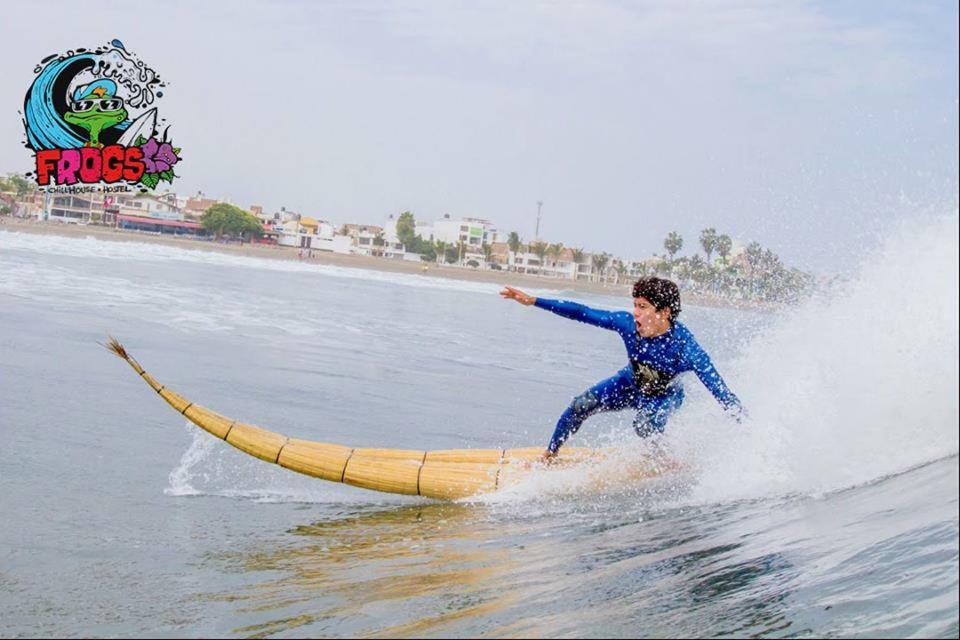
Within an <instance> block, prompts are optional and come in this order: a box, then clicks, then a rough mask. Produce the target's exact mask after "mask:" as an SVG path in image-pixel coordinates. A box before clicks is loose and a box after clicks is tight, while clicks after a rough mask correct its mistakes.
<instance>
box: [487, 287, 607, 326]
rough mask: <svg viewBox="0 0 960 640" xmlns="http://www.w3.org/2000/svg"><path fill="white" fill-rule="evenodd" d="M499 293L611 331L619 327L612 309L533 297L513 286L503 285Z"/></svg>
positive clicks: (509, 298) (525, 303) (522, 302)
mask: <svg viewBox="0 0 960 640" xmlns="http://www.w3.org/2000/svg"><path fill="white" fill-rule="evenodd" d="M500 295H501V296H503V297H504V298H506V299H508V300H511V299H512V300H516V301H517V302H519V303H520V304H523V305H531V304H532V305H534V306H537V307H539V308H541V309H546V310H547V311H552V312H553V313H555V314H557V315H558V316H562V317H564V318H570V319H571V320H576V321H578V322H584V323H586V324H590V325H593V326H595V327H600V328H602V329H611V330H613V331H617V330H618V329H619V325H618V324H617V315H616V312H614V311H604V310H601V309H593V308H591V307H588V306H586V305H583V304H579V303H577V302H570V301H569V300H549V299H547V298H535V297H534V296H531V295H528V294H526V293H524V292H523V291H520V290H519V289H514V288H513V287H505V288H504V290H503V291H501V292H500ZM621 315H622V314H621Z"/></svg>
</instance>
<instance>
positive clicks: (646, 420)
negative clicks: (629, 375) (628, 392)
mask: <svg viewBox="0 0 960 640" xmlns="http://www.w3.org/2000/svg"><path fill="white" fill-rule="evenodd" d="M682 404H683V391H682V390H677V391H674V392H672V393H668V394H666V395H663V396H653V397H648V396H641V397H640V403H639V405H638V407H637V415H636V417H635V418H634V419H633V430H634V431H636V432H637V435H638V436H640V437H641V438H649V437H650V436H652V435H657V434H661V433H663V430H664V429H665V428H666V426H667V419H668V418H669V417H670V415H671V414H672V413H673V412H674V411H676V410H677V409H678V408H679V407H680V405H682Z"/></svg>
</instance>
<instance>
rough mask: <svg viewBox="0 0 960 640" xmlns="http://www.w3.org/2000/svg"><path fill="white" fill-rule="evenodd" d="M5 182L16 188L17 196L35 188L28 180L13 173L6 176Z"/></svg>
mask: <svg viewBox="0 0 960 640" xmlns="http://www.w3.org/2000/svg"><path fill="white" fill-rule="evenodd" d="M7 184H8V185H9V186H10V187H12V188H13V189H15V190H16V192H17V196H22V195H24V194H26V193H29V192H31V191H33V190H34V189H35V188H36V187H34V185H33V184H31V182H30V181H29V180H27V179H26V178H22V177H20V176H18V175H17V174H15V173H14V174H12V175H10V176H8V177H7Z"/></svg>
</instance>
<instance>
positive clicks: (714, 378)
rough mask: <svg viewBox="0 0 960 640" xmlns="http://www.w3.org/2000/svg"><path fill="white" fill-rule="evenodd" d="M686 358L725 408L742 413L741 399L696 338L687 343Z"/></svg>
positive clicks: (704, 384)
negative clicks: (731, 389)
mask: <svg viewBox="0 0 960 640" xmlns="http://www.w3.org/2000/svg"><path fill="white" fill-rule="evenodd" d="M684 358H685V359H686V360H687V365H688V366H689V367H690V369H692V370H693V371H694V373H696V374H697V377H698V378H700V382H702V383H703V386H705V387H706V388H707V389H708V390H709V391H710V393H712V394H713V397H714V398H716V399H717V402H719V403H720V404H721V405H722V406H723V408H724V409H725V410H727V411H734V412H735V413H737V414H740V413H742V411H743V405H741V404H740V399H739V398H737V396H736V395H735V394H734V393H733V391H730V387H728V386H727V383H726V382H724V381H723V378H721V377H720V374H719V373H717V369H716V367H714V366H713V362H712V361H711V360H710V356H708V355H707V352H706V351H704V350H703V348H702V347H701V346H700V345H699V344H697V342H696V341H695V340H692V339H691V340H690V342H689V343H687V346H686V348H685V349H684Z"/></svg>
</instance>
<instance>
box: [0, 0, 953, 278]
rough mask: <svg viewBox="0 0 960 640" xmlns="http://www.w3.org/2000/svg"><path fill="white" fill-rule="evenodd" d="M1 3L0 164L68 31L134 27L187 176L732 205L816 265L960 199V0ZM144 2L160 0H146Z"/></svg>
mask: <svg viewBox="0 0 960 640" xmlns="http://www.w3.org/2000/svg"><path fill="white" fill-rule="evenodd" d="M134 6H135V5H131V4H129V3H111V2H100V3H97V10H96V12H95V14H91V12H90V9H89V7H88V6H87V5H84V4H83V3H57V2H53V3H45V4H44V8H43V10H42V11H36V10H34V9H33V8H32V6H31V5H30V4H29V3H16V4H13V5H10V6H6V7H5V8H4V12H3V18H2V20H3V21H2V23H0V52H2V55H3V58H4V59H5V60H7V62H6V64H5V69H4V74H3V80H4V82H2V83H0V105H4V106H3V111H0V112H2V113H6V114H7V115H6V116H5V117H2V118H0V141H2V142H3V144H0V172H3V173H5V172H8V171H16V172H21V173H22V172H27V171H30V170H32V168H33V166H32V165H33V160H32V155H31V153H30V151H29V150H27V149H25V148H24V147H23V144H22V142H23V139H24V132H23V126H22V123H21V119H20V115H19V111H20V110H21V109H22V106H23V99H24V95H25V93H26V90H27V88H28V87H29V85H30V82H31V81H32V79H33V69H34V67H35V66H36V64H37V63H38V62H40V61H41V60H42V59H43V58H45V57H46V56H47V55H49V54H53V53H62V52H64V51H66V50H67V49H71V48H76V47H87V48H94V47H96V46H98V45H102V44H106V43H108V42H110V41H111V40H112V39H114V38H118V39H120V40H122V41H123V42H124V44H125V45H126V47H127V49H128V50H130V51H131V52H133V53H135V54H136V55H137V56H139V57H140V58H141V59H142V60H144V61H145V62H146V63H147V64H148V65H150V66H152V67H153V68H154V69H155V70H156V71H157V72H158V73H159V74H160V76H161V77H162V78H163V79H164V80H166V81H167V83H168V86H167V87H166V89H165V95H164V97H163V98H162V99H161V100H160V101H159V103H158V106H159V109H160V113H161V115H163V116H164V117H165V118H167V120H168V123H169V124H170V125H171V127H170V135H171V137H172V138H173V141H174V143H175V145H176V146H179V147H182V155H183V161H182V163H181V164H178V165H177V174H178V176H179V177H178V178H177V180H176V182H175V183H174V187H175V188H176V190H177V191H178V192H179V193H182V194H184V193H185V194H190V193H196V192H197V191H198V190H202V191H203V192H204V193H205V194H206V195H207V196H208V197H218V198H229V199H230V200H231V201H232V202H234V203H235V204H237V205H240V206H243V207H247V206H249V205H251V204H260V205H263V206H264V208H265V209H266V210H276V209H279V208H280V207H281V206H285V207H287V208H288V209H291V210H294V211H297V212H300V213H303V214H305V215H310V216H314V217H318V218H321V219H326V220H330V221H333V222H334V223H337V224H340V223H344V222H366V223H372V224H382V223H383V221H384V220H385V219H386V217H387V216H388V215H390V214H396V213H399V212H401V211H405V210H410V211H413V213H414V214H415V216H416V217H417V218H418V219H425V220H432V219H436V218H439V217H441V216H442V215H443V214H445V213H449V214H450V215H451V216H472V217H481V218H486V219H489V220H491V221H493V222H494V224H495V225H496V226H497V227H498V228H499V229H500V230H503V231H517V232H518V233H519V234H520V235H521V237H522V238H524V239H525V240H529V239H532V238H533V236H534V229H535V225H536V217H537V202H538V201H542V202H543V207H542V219H541V224H540V235H541V237H542V238H543V239H544V240H546V241H549V242H561V243H563V244H564V245H565V246H568V247H580V248H584V249H586V250H587V251H608V252H611V253H613V254H615V255H618V256H621V257H623V258H625V259H627V260H633V259H641V258H644V257H649V256H651V255H653V254H662V253H663V252H664V248H663V239H664V237H665V236H666V234H667V233H669V232H670V231H678V232H679V233H681V235H682V236H683V238H684V247H683V250H682V251H681V254H684V255H691V254H692V253H693V252H695V251H698V250H700V248H699V246H698V237H699V233H700V230H702V229H704V228H706V227H713V228H716V229H717V230H718V232H720V233H728V234H729V235H731V236H732V237H734V238H735V239H736V240H737V241H738V242H740V243H743V244H746V243H747V242H750V241H757V242H760V243H761V244H762V245H763V246H765V247H768V248H770V249H772V250H773V251H774V252H776V253H777V254H779V255H780V256H781V257H782V258H783V260H784V261H785V262H786V263H787V264H788V265H790V266H798V267H800V268H804V269H807V270H811V271H814V272H817V273H830V272H836V271H843V270H846V269H849V268H851V267H853V266H854V265H855V264H856V260H857V256H859V254H860V253H861V252H862V251H863V250H866V249H869V247H871V246H872V245H873V244H874V243H875V242H876V241H877V238H878V237H879V236H880V235H882V234H883V233H884V230H885V229H887V228H889V227H890V225H891V222H892V221H894V220H900V219H902V218H904V217H909V216H924V215H937V214H950V213H952V212H954V211H955V210H956V208H957V201H958V195H957V193H958V182H960V180H958V171H960V169H958V147H960V145H958V73H960V66H958V28H957V24H958V6H957V3H956V2H955V1H953V2H923V1H917V2H907V3H903V2H886V1H883V0H881V1H877V0H869V1H862V2H822V3H821V2H799V1H797V2H782V3H775V2H760V1H754V0H739V1H731V2H675V1H674V0H651V1H646V2H619V1H612V0H610V1H607V0H597V1H596V2H580V1H574V0H570V1H566V2H560V1H556V2H553V1H551V2H538V1H530V2H513V1H510V0H504V1H483V0H473V1H469V2H458V1H455V0H435V1H431V0H424V1H411V2H390V1H382V2H372V1H371V2H363V1H357V2H354V1H349V2H347V1H344V2H278V3H266V2H248V3H244V2H229V3H228V2H223V3H220V2H203V3H197V2H163V3H155V4H150V5H143V6H142V7H141V6H139V5H137V6H136V8H133V7H134ZM147 7H149V8H147Z"/></svg>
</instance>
